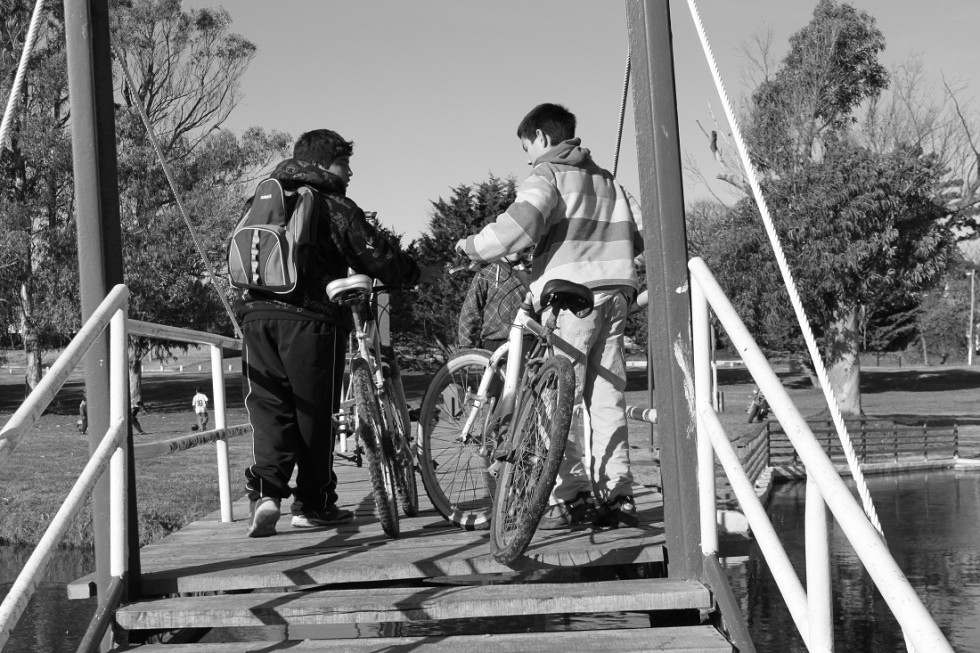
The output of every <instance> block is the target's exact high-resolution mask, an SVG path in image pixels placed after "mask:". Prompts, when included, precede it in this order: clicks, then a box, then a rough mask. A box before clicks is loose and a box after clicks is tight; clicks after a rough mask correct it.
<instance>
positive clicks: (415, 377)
mask: <svg viewBox="0 0 980 653" xmlns="http://www.w3.org/2000/svg"><path fill="white" fill-rule="evenodd" d="M51 360H52V361H53V357H52V358H51ZM17 362H18V361H17V356H16V352H11V353H10V355H9V356H8V364H9V365H16V364H17ZM45 362H46V363H47V362H48V361H47V359H46V361H45ZM239 363H240V360H239V359H230V360H228V361H227V362H226V365H229V364H230V365H231V366H232V371H231V373H230V374H228V375H227V379H226V392H225V394H226V397H227V401H228V424H229V425H235V424H242V423H244V422H245V421H246V420H245V411H244V406H243V403H242V394H241V390H240V374H239ZM199 366H200V368H201V371H198V367H199ZM158 368H159V363H158V362H151V363H147V364H145V367H144V369H145V374H144V385H143V401H144V402H145V404H146V405H147V407H148V412H146V413H144V414H140V416H139V420H140V423H141V425H142V427H143V429H144V431H146V434H145V435H138V434H137V435H136V436H135V439H136V442H148V441H152V440H157V439H169V438H173V437H176V436H177V435H179V434H182V433H186V432H188V431H189V430H190V426H191V425H192V424H193V423H194V415H193V412H192V410H191V406H190V400H191V396H192V395H193V394H194V388H195V387H196V386H198V385H200V386H202V388H204V390H205V392H206V393H207V394H208V395H209V396H211V394H212V393H211V390H210V387H211V380H210V374H209V370H210V361H209V358H208V353H207V350H206V349H204V350H191V351H189V352H188V353H187V355H185V356H182V357H181V358H179V359H178V360H176V361H169V362H166V363H165V369H164V371H162V372H161V371H159V369H158ZM181 369H182V370H183V371H181ZM226 369H227V367H226ZM776 371H777V373H778V374H779V375H780V377H781V378H782V380H783V385H784V387H786V388H787V390H788V392H789V394H790V396H791V397H792V399H793V400H794V401H795V402H796V404H797V406H798V407H799V408H800V410H801V412H802V413H803V414H804V415H806V416H816V415H818V414H819V413H820V412H821V411H823V410H824V408H823V396H822V394H821V392H820V391H819V390H817V389H814V388H812V387H810V386H809V383H808V382H807V381H806V379H805V378H803V377H800V376H793V375H791V374H789V372H788V371H787V370H786V369H785V368H783V369H780V368H778V367H777V368H776ZM429 378H431V374H424V373H406V375H405V389H406V395H407V396H408V400H409V404H410V405H411V406H413V407H415V406H418V404H419V403H420V402H421V398H422V395H423V393H424V391H425V387H426V385H427V383H428V381H429ZM718 381H719V388H720V390H721V391H722V392H723V393H724V396H725V408H726V409H725V410H724V411H723V412H721V414H720V417H721V420H722V423H723V424H724V425H725V427H726V429H727V430H728V434H729V437H731V438H733V439H734V438H736V437H739V436H741V435H743V434H747V433H750V432H756V431H758V430H759V429H760V428H762V425H761V424H748V423H747V422H746V413H745V408H746V406H747V405H748V402H749V398H750V393H751V390H752V385H753V384H752V381H751V378H750V377H749V375H748V372H746V371H745V370H743V369H738V368H736V369H720V370H719V375H718ZM83 388H84V382H83V380H82V377H81V376H80V375H76V376H73V377H72V379H71V380H70V381H69V383H68V384H67V385H66V386H65V388H64V389H63V391H62V392H61V393H60V394H59V395H58V397H57V398H56V401H55V403H54V404H53V405H52V409H51V410H50V411H49V412H48V413H46V414H45V415H44V416H42V417H41V419H40V420H39V422H38V423H37V425H36V426H35V428H34V430H33V431H32V432H31V433H29V434H28V435H26V436H25V437H24V439H22V440H21V442H20V444H19V445H18V448H17V450H16V451H15V452H14V454H13V456H11V458H10V459H9V460H8V461H7V462H6V463H5V469H4V470H3V474H2V476H0V543H7V544H34V543H36V542H37V540H38V539H39V538H40V535H41V534H42V533H43V531H44V529H45V528H46V527H47V525H48V523H49V522H50V519H51V517H52V516H53V515H54V514H55V512H57V510H58V508H59V507H60V505H61V503H62V502H63V500H64V498H65V496H67V494H68V491H69V489H70V488H71V486H72V484H73V483H74V481H75V479H76V478H77V476H78V473H79V472H80V471H81V469H82V468H83V466H84V464H85V460H86V458H87V455H88V449H89V444H88V437H87V436H83V435H81V434H80V433H78V432H77V431H76V430H75V420H76V419H77V408H78V402H79V400H80V399H81V396H82V391H83ZM862 392H863V405H864V410H865V412H866V413H868V414H869V415H873V416H874V417H876V418H880V419H888V420H893V421H898V422H902V423H921V422H922V421H923V420H931V421H936V420H947V421H948V420H950V419H952V418H953V417H956V418H957V420H958V422H959V423H960V424H963V425H964V426H963V427H962V429H961V430H962V431H963V432H967V431H970V430H971V429H972V431H973V432H977V431H980V426H978V425H980V407H978V399H980V367H977V368H968V367H911V368H910V367H903V368H897V367H888V368H885V367H882V368H866V369H865V370H864V374H863V376H862ZM23 396H24V394H23V376H22V373H16V368H15V373H13V374H11V373H8V372H7V368H0V423H5V422H6V420H7V419H8V418H9V417H10V415H11V414H12V413H13V411H14V410H16V408H17V406H18V405H19V403H20V401H22V400H23ZM627 402H628V403H629V404H631V405H640V406H649V405H650V403H651V402H650V399H649V391H648V390H647V382H646V371H645V370H643V369H631V370H630V371H629V383H628V386H627ZM213 423H214V421H213V413H212V424H213ZM629 428H630V441H631V446H632V447H633V450H634V452H635V453H636V456H635V461H636V462H637V465H636V467H635V473H636V476H637V479H638V481H639V482H641V483H645V484H652V483H658V482H659V479H657V478H656V473H655V472H656V470H655V468H653V467H652V466H651V465H650V464H649V462H648V461H650V458H651V456H650V453H649V452H650V445H651V443H652V442H656V441H657V439H658V438H659V434H658V433H657V431H656V428H657V427H656V426H653V427H652V428H651V426H650V425H648V424H645V423H641V422H630V427H629ZM964 453H965V454H966V455H976V453H977V452H976V450H975V448H974V450H973V451H972V453H971V452H970V451H965V452H964ZM229 454H230V463H231V482H232V495H233V498H238V496H240V495H241V494H243V493H244V486H243V478H244V476H243V475H244V470H245V468H246V467H247V466H248V464H249V463H250V461H251V439H250V438H248V437H240V438H232V439H231V440H229ZM644 463H647V464H644ZM215 469H216V467H215V446H214V445H213V444H211V445H206V446H203V447H198V448H195V449H191V450H189V451H184V452H181V453H178V454H175V455H173V456H167V457H163V458H158V459H154V460H145V461H137V462H136V474H137V500H138V506H139V513H140V538H141V540H142V542H143V543H146V542H150V541H153V540H156V539H159V538H160V537H162V536H163V535H165V534H166V533H168V532H171V531H172V530H175V529H177V528H180V527H181V526H182V525H184V524H186V523H188V522H190V521H193V520H194V519H196V518H198V517H200V516H202V515H204V514H207V513H209V512H212V511H214V510H217V509H218V487H217V475H216V471H215ZM91 541H92V537H91V528H90V517H89V516H88V514H87V511H85V513H84V514H83V515H82V516H80V517H79V518H78V519H77V520H76V523H75V524H73V525H72V527H71V529H70V531H69V534H68V536H67V538H66V544H67V545H69V546H83V547H84V546H89V545H90V544H91Z"/></svg>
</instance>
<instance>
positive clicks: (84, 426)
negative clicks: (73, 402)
mask: <svg viewBox="0 0 980 653" xmlns="http://www.w3.org/2000/svg"><path fill="white" fill-rule="evenodd" d="M75 427H76V428H77V429H78V431H79V433H81V434H83V435H84V434H86V433H88V403H86V401H85V398H84V397H82V401H81V402H80V403H79V404H78V421H77V422H76V423H75Z"/></svg>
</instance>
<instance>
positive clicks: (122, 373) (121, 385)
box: [0, 285, 129, 649]
mask: <svg viewBox="0 0 980 653" xmlns="http://www.w3.org/2000/svg"><path fill="white" fill-rule="evenodd" d="M128 299H129V291H128V290H127V288H126V287H125V286H122V285H119V286H116V287H115V288H113V289H112V291H111V292H110V293H109V294H108V295H107V296H106V298H105V299H104V300H103V301H102V303H101V304H100V305H99V307H98V309H96V310H95V311H94V312H93V313H92V316H91V317H90V318H89V320H88V321H87V322H86V323H85V325H84V326H83V327H82V329H81V330H80V331H79V332H78V335H76V336H75V337H74V338H73V339H72V341H71V343H70V344H69V345H68V347H66V348H65V350H64V352H63V353H62V354H61V356H60V357H59V358H58V360H57V361H56V362H55V363H54V365H52V366H51V369H50V370H49V371H48V373H47V374H46V375H45V376H44V378H43V379H42V380H41V382H40V383H39V384H38V385H37V387H35V388H34V390H33V391H32V392H31V394H30V395H28V397H27V399H26V400H25V401H24V403H23V404H21V406H20V408H18V409H17V411H16V412H15V413H14V414H13V416H11V418H10V419H9V420H8V421H7V424H6V425H4V427H3V430H0V465H2V464H3V462H4V461H5V460H6V459H7V458H9V456H10V454H11V453H13V451H14V449H15V448H16V446H17V444H18V442H19V441H20V440H21V439H22V438H23V436H24V434H25V433H27V432H28V431H30V429H31V428H32V427H33V426H34V424H35V423H36V422H37V420H38V418H39V417H40V416H41V415H42V414H43V413H44V411H45V409H46V408H47V407H48V405H49V404H50V403H51V401H52V400H53V399H54V397H55V396H56V395H57V394H58V391H59V390H61V388H62V386H63V385H64V384H65V382H66V381H67V380H68V376H69V375H70V374H71V373H72V371H73V370H74V369H75V367H76V366H77V365H78V363H79V362H80V361H81V360H82V358H83V357H84V356H85V353H86V352H87V351H88V350H89V348H91V346H92V345H93V344H95V342H96V341H97V340H98V339H99V338H100V336H101V334H102V332H103V330H105V329H106V327H109V366H110V369H109V429H108V430H107V431H106V434H105V435H104V436H103V438H102V441H101V442H100V443H99V445H98V447H96V449H95V451H94V452H93V454H92V456H91V458H90V459H89V461H88V463H87V464H86V465H85V468H84V469H83V470H82V473H81V474H80V475H79V477H78V480H77V481H75V485H74V486H73V487H72V489H71V491H70V492H69V493H68V497H67V498H66V499H65V501H64V503H63V504H62V506H61V508H60V509H59V510H58V512H57V513H56V514H55V516H54V518H53V519H52V520H51V524H50V526H48V528H47V530H46V531H45V532H44V535H43V536H42V537H41V541H40V542H39V543H38V545H37V547H36V548H35V549H34V552H33V553H32V554H31V556H30V558H28V560H27V563H26V564H25V565H24V568H23V569H22V570H21V572H20V574H18V576H17V579H16V580H15V581H14V583H13V585H12V586H11V588H10V591H9V592H8V593H7V596H6V597H5V598H4V600H3V603H2V604H0V649H2V648H3V647H4V645H5V644H6V642H7V639H9V637H10V633H11V632H12V631H13V628H14V626H15V625H16V624H17V621H18V620H19V619H20V617H21V615H22V614H23V613H24V610H25V609H26V608H27V604H28V602H29V601H30V599H31V597H32V596H33V595H34V592H35V591H36V590H37V586H38V584H39V583H40V581H41V579H42V578H43V577H44V573H45V571H46V570H47V567H48V563H49V562H50V560H51V556H52V554H53V553H54V550H55V548H57V546H58V545H59V544H60V543H61V540H62V538H64V535H65V532H66V531H67V529H68V526H69V525H70V524H71V522H72V520H73V519H74V517H75V515H77V514H78V512H79V511H80V510H81V509H82V508H83V507H84V505H85V500H86V499H87V498H88V497H89V495H90V494H91V493H92V489H93V488H94V487H95V485H96V483H98V482H99V480H100V479H101V478H102V475H103V473H105V471H106V468H107V467H108V470H109V540H108V541H109V575H110V576H111V578H112V580H111V586H110V588H108V593H109V594H110V595H112V596H117V597H118V596H119V595H120V594H121V588H122V579H123V576H124V575H125V573H126V542H127V536H128V533H127V527H128V525H127V523H126V499H127V497H126V494H127V479H126V440H127V438H126V434H127V414H126V413H127V406H128V404H129V394H128V377H129V373H128V364H127V354H126V349H127V341H126V338H127V336H126V311H127V306H128Z"/></svg>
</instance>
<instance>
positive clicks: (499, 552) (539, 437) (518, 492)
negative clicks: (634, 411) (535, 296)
mask: <svg viewBox="0 0 980 653" xmlns="http://www.w3.org/2000/svg"><path fill="white" fill-rule="evenodd" d="M574 397H575V374H574V371H573V369H572V363H571V361H569V360H568V359H566V358H562V357H555V358H551V359H548V360H547V361H545V362H544V363H543V364H542V365H541V367H540V368H538V370H537V372H536V373H535V378H534V381H533V383H532V385H531V386H530V388H529V389H528V391H527V393H526V394H525V395H524V399H523V401H522V403H521V406H520V408H519V412H518V415H517V419H516V420H515V422H514V426H513V429H514V430H513V437H512V438H510V440H509V441H510V443H511V446H512V451H511V454H510V455H509V456H508V458H507V460H506V462H505V463H504V467H503V473H502V474H501V477H500V479H499V480H498V485H497V494H496V498H495V500H494V514H493V521H492V523H491V529H490V545H491V551H492V553H493V557H494V559H495V560H497V562H499V563H501V564H505V565H507V564H510V563H511V562H513V561H514V560H516V559H517V558H518V557H519V556H521V555H522V554H523V553H524V551H525V550H526V549H527V547H528V545H529V544H530V543H531V538H532V537H533V536H534V531H535V529H537V527H538V522H540V521H541V517H542V516H543V515H544V511H545V510H546V509H547V507H548V498H549V497H550V495H551V490H552V488H554V486H555V479H556V478H558V467H559V466H560V465H561V460H562V456H563V455H564V453H565V443H566V442H567V441H568V429H569V427H570V426H571V423H572V402H573V401H574Z"/></svg>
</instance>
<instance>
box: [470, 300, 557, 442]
mask: <svg viewBox="0 0 980 653" xmlns="http://www.w3.org/2000/svg"><path fill="white" fill-rule="evenodd" d="M533 299H534V296H533V295H532V294H531V293H530V292H528V293H527V295H526V297H525V299H524V303H523V304H522V305H521V308H520V309H519V310H518V311H517V315H515V316H514V321H513V322H512V323H511V326H510V332H509V334H508V340H507V342H505V343H504V344H502V345H500V347H498V348H497V349H496V351H494V352H493V354H492V355H491V356H490V364H489V365H488V366H487V370H486V372H484V373H483V378H482V379H481V380H480V387H479V388H478V389H477V394H476V396H475V397H474V398H473V406H472V408H471V409H470V414H469V416H468V417H467V418H466V423H465V424H464V425H463V430H462V433H461V438H462V439H463V440H466V439H467V438H468V437H469V434H470V431H471V430H472V429H473V424H474V422H475V421H476V416H477V415H478V414H479V412H480V407H481V406H483V405H484V403H485V402H486V401H487V400H488V398H489V397H488V394H489V391H490V384H491V383H492V382H493V377H494V376H495V374H496V372H497V370H498V369H499V368H500V366H501V362H502V361H503V364H505V365H506V366H507V367H506V372H505V376H504V387H503V390H502V391H501V393H500V397H499V399H498V401H497V405H496V406H495V407H494V414H495V415H508V414H513V412H514V408H515V407H516V404H517V390H518V386H519V385H520V382H521V372H522V368H523V365H522V359H523V357H524V333H525V332H530V333H532V334H533V335H535V336H536V337H538V338H541V339H543V338H547V337H548V336H549V334H550V333H551V332H552V331H554V328H555V323H556V321H557V316H556V314H555V312H554V311H551V314H550V316H549V318H548V321H547V323H546V326H545V325H542V324H541V323H540V322H538V321H537V320H535V319H534V318H533V317H532V316H531V307H532V302H533ZM549 345H550V343H549ZM511 352H514V353H515V354H516V355H508V354H510V353H511Z"/></svg>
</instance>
